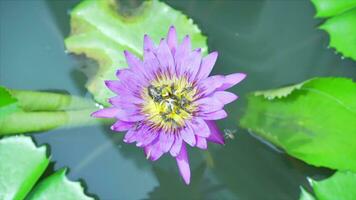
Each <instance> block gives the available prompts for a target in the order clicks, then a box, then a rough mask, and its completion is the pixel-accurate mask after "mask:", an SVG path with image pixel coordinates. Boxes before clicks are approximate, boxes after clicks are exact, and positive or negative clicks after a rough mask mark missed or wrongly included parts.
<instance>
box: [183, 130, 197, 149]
mask: <svg viewBox="0 0 356 200" xmlns="http://www.w3.org/2000/svg"><path fill="white" fill-rule="evenodd" d="M180 135H181V137H182V139H183V140H184V141H185V142H186V143H188V144H189V145H190V146H192V147H193V146H194V145H195V144H196V140H195V135H194V132H193V130H192V129H191V128H190V127H189V126H186V127H185V128H183V129H182V130H181V133H180Z"/></svg>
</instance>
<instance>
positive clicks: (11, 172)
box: [0, 136, 93, 200]
mask: <svg viewBox="0 0 356 200" xmlns="http://www.w3.org/2000/svg"><path fill="white" fill-rule="evenodd" d="M48 164H49V158H48V157H47V155H46V147H45V146H41V147H36V145H35V144H34V143H33V141H32V139H31V138H30V137H27V136H12V137H5V138H3V139H1V140H0V199H1V200H22V199H25V198H26V199H30V200H39V199H41V200H42V199H43V200H44V199H51V200H56V199H58V200H59V199H61V200H62V199H66V200H89V199H93V198H92V197H88V196H86V195H85V194H84V190H83V188H82V186H81V185H80V184H79V183H75V182H71V181H69V180H68V179H67V178H66V177H65V172H66V169H62V170H59V171H58V172H56V173H55V174H53V175H51V176H50V177H48V178H46V179H44V180H42V181H40V182H39V183H38V184H37V186H35V185H36V183H37V181H38V180H39V178H40V177H41V176H42V174H43V173H44V171H45V170H46V168H47V166H48ZM34 186H35V189H34V190H33V189H32V188H33V187H34ZM31 190H32V191H31ZM30 191H31V195H28V194H29V192H30Z"/></svg>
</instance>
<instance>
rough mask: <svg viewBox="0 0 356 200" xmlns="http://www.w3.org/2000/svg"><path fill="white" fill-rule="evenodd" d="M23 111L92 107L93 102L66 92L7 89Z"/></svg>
mask: <svg viewBox="0 0 356 200" xmlns="http://www.w3.org/2000/svg"><path fill="white" fill-rule="evenodd" d="M8 91H9V92H10V93H11V95H12V96H13V97H15V98H16V99H17V100H18V102H19V106H20V107H21V108H22V109H23V110H24V111H60V110H79V109H87V108H93V107H94V106H95V105H94V102H93V101H90V100H87V99H84V98H80V97H76V96H71V95H66V94H58V93H50V92H37V91H26V90H12V89H8Z"/></svg>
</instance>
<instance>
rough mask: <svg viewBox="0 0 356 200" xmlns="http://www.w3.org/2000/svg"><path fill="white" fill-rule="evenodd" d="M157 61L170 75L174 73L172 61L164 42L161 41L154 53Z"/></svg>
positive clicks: (169, 51)
mask: <svg viewBox="0 0 356 200" xmlns="http://www.w3.org/2000/svg"><path fill="white" fill-rule="evenodd" d="M156 56H157V59H158V61H159V63H160V65H161V67H162V69H165V70H167V71H169V72H171V74H173V73H174V72H175V66H174V60H173V56H172V54H171V50H170V49H169V47H168V45H167V42H166V40H162V41H161V43H160V44H159V46H158V49H157V52H156Z"/></svg>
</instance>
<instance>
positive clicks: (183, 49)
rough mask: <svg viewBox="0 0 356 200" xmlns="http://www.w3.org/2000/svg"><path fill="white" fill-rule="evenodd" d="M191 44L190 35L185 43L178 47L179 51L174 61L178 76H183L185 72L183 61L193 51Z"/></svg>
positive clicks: (184, 40) (186, 37)
mask: <svg viewBox="0 0 356 200" xmlns="http://www.w3.org/2000/svg"><path fill="white" fill-rule="evenodd" d="M191 48H192V47H191V42H190V37H189V35H187V36H185V37H184V39H183V42H182V43H181V44H180V45H179V46H178V47H177V50H176V52H175V54H174V60H175V64H176V72H177V74H178V75H181V74H182V73H183V72H184V71H183V67H184V66H182V64H183V60H184V59H185V58H186V57H187V56H188V55H189V53H190V51H191Z"/></svg>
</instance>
